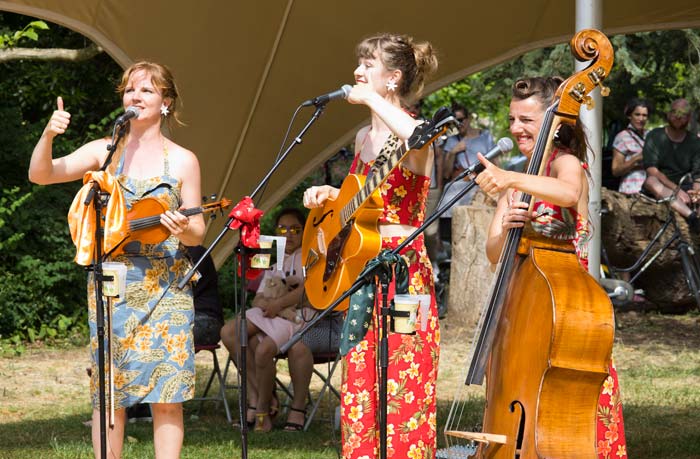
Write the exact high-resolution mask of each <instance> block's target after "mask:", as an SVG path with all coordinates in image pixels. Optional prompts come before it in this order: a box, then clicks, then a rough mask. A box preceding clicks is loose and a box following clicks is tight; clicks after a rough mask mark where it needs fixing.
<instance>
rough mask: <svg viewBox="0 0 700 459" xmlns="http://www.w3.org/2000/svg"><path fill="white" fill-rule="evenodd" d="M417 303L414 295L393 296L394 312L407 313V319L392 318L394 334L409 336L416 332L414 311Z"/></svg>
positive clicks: (416, 309)
mask: <svg viewBox="0 0 700 459" xmlns="http://www.w3.org/2000/svg"><path fill="white" fill-rule="evenodd" d="M418 305H419V301H418V298H417V296H416V295H395V296H394V311H398V312H407V313H408V317H397V316H394V317H393V321H392V322H393V324H394V332H395V333H402V334H405V335H410V334H413V333H415V332H416V311H418Z"/></svg>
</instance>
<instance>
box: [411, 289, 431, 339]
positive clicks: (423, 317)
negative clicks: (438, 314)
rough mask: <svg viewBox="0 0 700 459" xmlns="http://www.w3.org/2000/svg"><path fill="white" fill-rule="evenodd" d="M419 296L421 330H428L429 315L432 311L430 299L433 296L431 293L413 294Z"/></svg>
mask: <svg viewBox="0 0 700 459" xmlns="http://www.w3.org/2000/svg"><path fill="white" fill-rule="evenodd" d="M412 296H415V297H416V298H418V303H419V304H420V307H419V308H418V309H419V311H420V331H423V332H424V331H426V330H427V329H428V315H429V313H430V300H431V299H432V297H431V296H430V295H412Z"/></svg>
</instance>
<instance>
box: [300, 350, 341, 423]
mask: <svg viewBox="0 0 700 459" xmlns="http://www.w3.org/2000/svg"><path fill="white" fill-rule="evenodd" d="M313 356H314V374H315V375H316V376H317V377H318V378H319V379H320V380H321V381H323V386H322V387H321V390H320V391H319V393H318V396H317V397H316V399H315V400H313V399H312V396H311V391H309V398H310V399H312V400H311V408H310V410H309V412H308V414H307V416H306V423H305V424H304V431H306V430H308V429H309V426H310V425H311V421H312V420H313V419H314V415H315V414H316V411H318V408H319V406H320V404H321V401H322V400H323V395H324V394H325V393H326V390H329V391H330V392H332V393H333V394H334V395H335V397H336V398H337V399H338V402H340V393H339V392H338V390H337V389H336V388H335V387H333V381H332V378H333V373H335V368H336V367H337V366H338V363H340V354H339V353H338V352H319V353H316V354H313ZM329 363H330V366H328V364H329ZM317 365H326V366H327V368H328V372H327V373H326V374H323V373H321V372H320V371H319V370H318V369H317V368H316V366H317Z"/></svg>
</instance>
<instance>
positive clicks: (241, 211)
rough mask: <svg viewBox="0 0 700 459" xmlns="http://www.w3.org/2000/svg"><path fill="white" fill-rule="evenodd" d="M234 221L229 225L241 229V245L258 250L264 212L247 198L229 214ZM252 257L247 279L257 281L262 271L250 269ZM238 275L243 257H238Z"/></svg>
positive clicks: (249, 256)
mask: <svg viewBox="0 0 700 459" xmlns="http://www.w3.org/2000/svg"><path fill="white" fill-rule="evenodd" d="M228 216H229V218H232V219H233V220H232V221H231V223H230V224H229V225H228V227H229V228H231V229H240V230H241V232H240V240H241V243H242V244H243V245H244V246H245V247H248V248H251V249H257V248H259V247H260V243H259V241H258V240H259V239H260V218H261V217H262V216H263V211H262V210H260V209H257V208H256V207H255V204H254V203H253V200H252V199H251V198H250V196H246V197H244V198H243V199H241V201H240V202H239V203H238V204H236V206H235V207H234V208H233V210H231V213H229V214H228ZM252 258H253V256H252V255H248V257H247V269H246V276H245V277H246V278H247V279H255V278H256V277H258V276H259V275H260V272H261V271H262V270H261V269H254V268H251V267H250V262H251V259H252ZM238 275H239V276H240V275H241V256H240V254H239V255H238Z"/></svg>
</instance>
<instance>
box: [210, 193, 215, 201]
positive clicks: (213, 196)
mask: <svg viewBox="0 0 700 459" xmlns="http://www.w3.org/2000/svg"><path fill="white" fill-rule="evenodd" d="M209 199H211V200H212V201H216V193H213V194H211V195H209Z"/></svg>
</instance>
